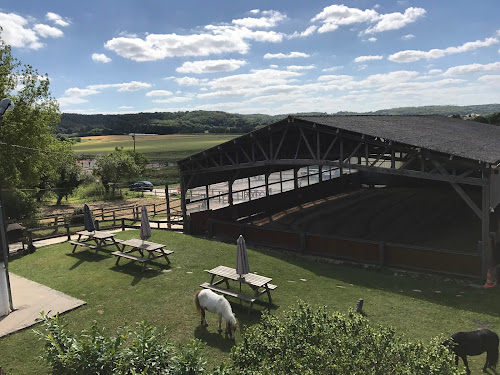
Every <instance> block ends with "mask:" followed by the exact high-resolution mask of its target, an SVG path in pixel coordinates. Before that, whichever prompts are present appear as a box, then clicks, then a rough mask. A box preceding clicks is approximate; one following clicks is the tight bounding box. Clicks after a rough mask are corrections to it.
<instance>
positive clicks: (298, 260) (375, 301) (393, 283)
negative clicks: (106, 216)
mask: <svg viewBox="0 0 500 375" xmlns="http://www.w3.org/2000/svg"><path fill="white" fill-rule="evenodd" d="M117 237H118V238H121V239H127V238H133V237H138V231H126V232H120V233H118V235H117ZM151 241H153V242H159V243H164V244H167V248H168V249H170V250H174V251H175V253H174V254H172V255H171V256H170V257H169V258H170V260H171V261H172V263H171V265H170V267H165V266H164V261H160V262H159V265H161V267H157V266H155V265H153V266H152V267H151V268H152V269H150V270H147V271H146V272H144V273H143V274H141V272H140V265H138V264H135V263H128V262H126V261H125V260H122V261H121V262H120V263H121V265H120V266H118V267H116V266H115V258H114V257H113V256H111V255H110V252H101V253H99V254H95V253H94V252H90V251H86V250H84V249H79V250H78V251H77V252H76V253H75V254H71V246H70V245H69V244H68V243H64V244H60V245H55V246H50V247H46V248H40V249H39V250H38V251H37V252H36V253H34V254H32V255H28V256H25V257H23V258H20V259H16V260H14V261H12V262H11V263H10V267H9V268H10V271H11V272H13V273H15V274H17V275H20V276H23V277H26V278H28V279H30V280H34V281H36V282H39V283H41V284H44V285H47V286H49V287H51V288H54V289H56V290H59V291H61V292H64V293H66V294H69V295H71V296H73V297H76V298H80V299H83V300H85V301H86V302H87V304H86V305H85V306H83V307H80V308H78V309H76V310H74V311H72V312H69V313H67V314H65V316H66V318H67V320H68V322H69V328H70V329H74V330H81V329H83V328H85V327H88V326H89V325H90V323H91V322H92V321H93V320H96V321H97V322H98V324H99V325H100V326H104V327H106V329H107V331H108V332H110V333H113V332H114V331H115V328H116V327H118V326H123V325H127V324H133V323H135V322H136V321H140V320H146V321H147V322H149V323H151V324H153V325H155V326H158V327H160V328H163V327H165V328H166V329H167V331H168V333H169V337H170V338H171V339H172V340H173V341H174V342H178V343H185V342H187V341H188V340H191V339H193V338H199V339H201V340H202V341H203V342H205V343H206V350H205V355H206V357H207V358H208V360H209V364H210V365H211V366H215V365H217V364H218V363H220V362H221V361H225V360H227V358H228V353H229V351H230V350H231V347H232V345H233V343H232V342H231V341H230V340H228V339H225V338H224V335H220V334H218V332H217V317H216V315H214V314H209V315H208V316H207V319H208V322H209V324H210V325H209V327H208V329H206V330H205V329H201V328H200V327H199V325H200V318H199V316H198V314H197V312H196V309H195V306H194V293H195V291H196V290H198V289H199V287H198V286H199V284H201V283H203V282H205V281H209V275H208V273H207V272H205V270H207V269H210V268H213V267H215V266H218V265H227V266H232V267H235V263H236V245H235V244H226V243H222V242H217V241H211V240H206V239H202V238H196V237H191V236H186V235H183V234H180V233H171V232H166V231H158V230H154V231H153V237H152V238H151ZM235 242H236V239H235ZM248 257H249V261H250V268H251V271H252V272H254V271H255V272H258V273H259V274H262V275H265V276H269V277H272V278H273V284H276V285H278V288H277V289H276V290H274V291H273V292H272V296H273V304H272V305H271V311H272V313H273V314H277V315H279V314H281V313H282V311H283V310H285V309H286V308H288V307H289V306H291V305H294V304H295V303H296V301H297V300H298V299H303V300H305V301H307V302H309V303H311V304H313V305H315V306H317V305H326V306H327V307H328V309H330V310H332V311H334V310H338V311H341V312H346V311H347V310H348V309H349V308H350V307H354V305H355V303H356V301H357V300H358V299H359V298H363V299H364V311H365V312H366V313H367V315H368V318H369V319H370V321H371V322H372V323H373V324H383V325H391V326H394V327H395V328H396V329H397V331H398V332H399V333H400V334H404V335H405V336H406V337H407V338H410V339H423V340H425V341H427V340H429V339H430V338H431V337H434V336H436V335H439V334H444V335H450V334H451V333H453V332H456V331H460V330H472V329H475V328H477V327H478V326H480V325H485V326H488V327H489V328H490V329H492V330H494V331H496V332H500V302H499V301H500V299H499V297H500V289H499V288H498V287H497V288H493V289H483V288H473V287H471V286H468V285H466V284H465V283H464V282H458V281H454V280H451V279H446V278H442V277H431V276H412V275H407V274H405V275H403V274H402V273H400V272H397V273H396V274H395V272H394V271H389V270H386V271H375V270H368V269H365V268H364V267H356V266H348V265H340V264H334V263H329V262H325V261H316V260H313V259H307V258H303V257H300V256H296V255H291V254H286V253H283V252H280V251H274V250H267V249H255V248H253V247H252V246H249V254H248ZM438 292H439V293H438ZM262 298H263V301H264V302H263V303H260V302H259V303H258V304H256V306H255V308H254V311H252V312H251V314H248V313H247V311H248V309H247V305H246V304H245V303H243V304H240V302H238V301H236V300H232V299H230V301H231V304H232V306H233V311H234V312H235V314H236V316H237V318H238V320H239V323H240V325H239V329H238V332H237V335H236V341H238V340H240V339H241V333H242V331H243V330H244V329H245V326H247V325H253V324H256V323H257V322H258V321H259V316H260V313H259V312H260V311H262V310H263V309H265V308H266V305H267V304H266V301H267V299H266V297H265V296H263V297H262ZM14 304H15V296H14ZM41 350H42V343H41V342H39V341H38V340H37V338H36V337H35V335H34V334H33V333H32V331H31V329H28V330H25V331H22V332H19V333H16V334H13V335H10V336H7V337H4V338H2V339H0V353H2V354H1V357H0V358H1V359H0V366H2V367H3V368H4V370H5V371H6V372H7V374H9V375H15V374H22V375H28V374H41V373H46V372H47V371H48V369H47V367H46V366H45V365H44V364H43V362H41V361H40V360H39V358H38V357H39V355H40V353H41ZM484 360H485V356H484V355H482V356H480V357H472V358H471V361H470V363H471V370H472V372H473V373H479V371H480V370H481V368H482V365H483V364H484Z"/></svg>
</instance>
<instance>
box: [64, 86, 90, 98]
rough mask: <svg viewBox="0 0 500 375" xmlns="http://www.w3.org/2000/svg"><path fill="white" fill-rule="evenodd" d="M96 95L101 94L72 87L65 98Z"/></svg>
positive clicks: (65, 94) (65, 93)
mask: <svg viewBox="0 0 500 375" xmlns="http://www.w3.org/2000/svg"><path fill="white" fill-rule="evenodd" d="M95 94H99V91H98V90H93V89H80V88H78V87H72V88H70V89H67V90H66V91H65V92H64V96H71V97H82V96H89V95H95Z"/></svg>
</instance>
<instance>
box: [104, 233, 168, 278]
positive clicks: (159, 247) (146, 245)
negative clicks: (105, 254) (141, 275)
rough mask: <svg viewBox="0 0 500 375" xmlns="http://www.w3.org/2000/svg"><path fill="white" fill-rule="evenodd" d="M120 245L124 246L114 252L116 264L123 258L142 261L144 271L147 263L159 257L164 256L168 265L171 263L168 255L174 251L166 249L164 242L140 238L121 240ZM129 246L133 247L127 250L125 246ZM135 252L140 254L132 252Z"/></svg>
mask: <svg viewBox="0 0 500 375" xmlns="http://www.w3.org/2000/svg"><path fill="white" fill-rule="evenodd" d="M120 245H121V246H122V248H121V249H118V251H114V252H113V253H112V254H113V255H114V256H116V263H115V264H116V265H118V262H119V261H120V259H121V258H125V259H129V260H132V261H134V262H139V263H142V271H143V272H144V270H145V269H146V266H147V264H148V263H149V262H151V261H152V260H154V259H157V258H161V257H163V258H165V260H166V261H167V265H168V264H170V260H169V259H168V256H169V255H170V254H173V253H174V252H173V251H172V250H167V249H165V245H163V244H160V243H154V242H149V241H144V240H139V239H136V238H134V239H131V240H126V241H120ZM127 246H128V247H130V248H131V249H129V250H127V251H125V247H127ZM134 252H138V253H139V254H140V256H138V255H134V254H131V253H134ZM145 252H147V253H148V255H147V257H145V256H144V255H145Z"/></svg>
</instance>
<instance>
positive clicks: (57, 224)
mask: <svg viewBox="0 0 500 375" xmlns="http://www.w3.org/2000/svg"><path fill="white" fill-rule="evenodd" d="M54 232H56V233H57V232H59V218H58V217H57V216H56V217H54Z"/></svg>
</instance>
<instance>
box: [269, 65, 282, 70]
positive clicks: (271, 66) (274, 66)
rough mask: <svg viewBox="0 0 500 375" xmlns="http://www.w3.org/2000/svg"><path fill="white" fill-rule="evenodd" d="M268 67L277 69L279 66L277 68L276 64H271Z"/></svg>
mask: <svg viewBox="0 0 500 375" xmlns="http://www.w3.org/2000/svg"><path fill="white" fill-rule="evenodd" d="M269 67H270V68H271V69H278V68H279V67H280V66H279V65H276V64H271V65H269Z"/></svg>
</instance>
